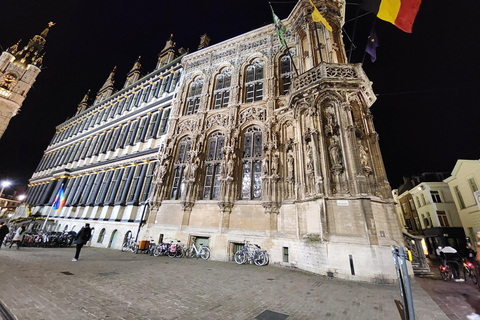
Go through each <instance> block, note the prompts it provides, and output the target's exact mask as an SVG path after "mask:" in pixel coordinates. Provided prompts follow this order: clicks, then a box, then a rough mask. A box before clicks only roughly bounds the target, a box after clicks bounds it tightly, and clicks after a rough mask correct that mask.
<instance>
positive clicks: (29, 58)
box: [9, 22, 55, 65]
mask: <svg viewBox="0 0 480 320" xmlns="http://www.w3.org/2000/svg"><path fill="white" fill-rule="evenodd" d="M54 25H55V23H53V22H49V23H48V27H47V28H46V29H45V30H43V32H42V33H41V34H40V35H36V36H34V37H33V38H32V39H30V41H29V42H28V44H27V45H26V46H25V47H24V48H23V49H22V50H20V51H18V44H19V43H20V41H19V42H18V43H17V44H16V45H14V46H13V47H11V48H10V49H9V51H10V52H11V53H12V54H14V55H15V62H14V63H16V64H20V65H29V64H33V65H38V64H41V63H42V61H43V55H42V56H41V57H40V58H37V57H38V56H39V55H40V53H41V52H42V51H43V47H44V46H45V43H46V42H47V40H45V38H46V37H47V34H48V30H49V29H50V28H51V27H52V26H54ZM13 51H14V53H13Z"/></svg>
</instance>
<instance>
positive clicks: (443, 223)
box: [437, 211, 450, 227]
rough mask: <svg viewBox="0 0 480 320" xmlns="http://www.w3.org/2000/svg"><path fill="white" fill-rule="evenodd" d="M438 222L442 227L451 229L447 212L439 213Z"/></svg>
mask: <svg viewBox="0 0 480 320" xmlns="http://www.w3.org/2000/svg"><path fill="white" fill-rule="evenodd" d="M437 216H438V221H439V222H440V226H442V227H450V224H449V223H448V218H447V213H446V212H445V211H437Z"/></svg>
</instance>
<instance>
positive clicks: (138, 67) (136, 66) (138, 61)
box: [129, 56, 142, 73]
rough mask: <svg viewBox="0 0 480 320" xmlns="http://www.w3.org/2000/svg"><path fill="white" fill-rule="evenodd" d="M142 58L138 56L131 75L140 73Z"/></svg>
mask: <svg viewBox="0 0 480 320" xmlns="http://www.w3.org/2000/svg"><path fill="white" fill-rule="evenodd" d="M141 58H142V56H138V59H137V60H136V61H135V63H134V64H133V68H132V70H130V72H129V73H132V72H135V71H140V69H141V68H142V65H141V64H140V59H141Z"/></svg>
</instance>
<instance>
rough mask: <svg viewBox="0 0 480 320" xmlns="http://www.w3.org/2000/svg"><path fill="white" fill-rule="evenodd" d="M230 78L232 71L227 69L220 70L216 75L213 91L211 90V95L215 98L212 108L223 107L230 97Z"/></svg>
mask: <svg viewBox="0 0 480 320" xmlns="http://www.w3.org/2000/svg"><path fill="white" fill-rule="evenodd" d="M231 79H232V73H231V72H230V71H229V70H227V69H223V70H222V72H221V73H220V74H219V75H217V81H216V83H215V91H214V92H213V97H214V99H215V102H214V105H213V109H221V108H225V107H226V106H227V105H228V101H229V99H230V84H231Z"/></svg>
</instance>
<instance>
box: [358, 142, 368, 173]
mask: <svg viewBox="0 0 480 320" xmlns="http://www.w3.org/2000/svg"><path fill="white" fill-rule="evenodd" d="M358 150H359V152H360V162H361V163H362V167H368V156H367V151H368V149H367V148H365V147H364V146H363V145H362V142H361V141H360V140H359V141H358Z"/></svg>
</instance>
